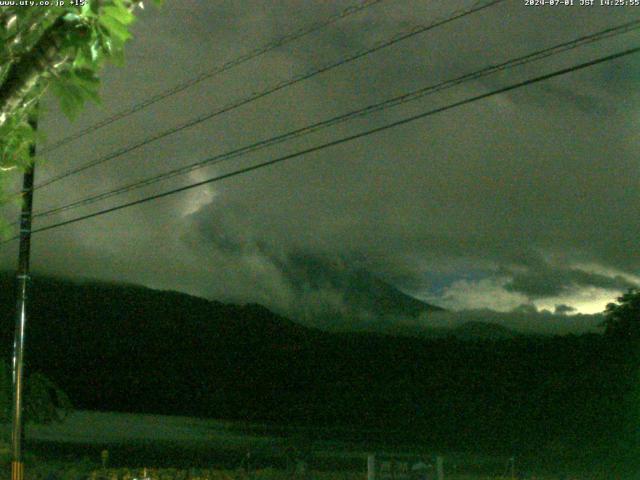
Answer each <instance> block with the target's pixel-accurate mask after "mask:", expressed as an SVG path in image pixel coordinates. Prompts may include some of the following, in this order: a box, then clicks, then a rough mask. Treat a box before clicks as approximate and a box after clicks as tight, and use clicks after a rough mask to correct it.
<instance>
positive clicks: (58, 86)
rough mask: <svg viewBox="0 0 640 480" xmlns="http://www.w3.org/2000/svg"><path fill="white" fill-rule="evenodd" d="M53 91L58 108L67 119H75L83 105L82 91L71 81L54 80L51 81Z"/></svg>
mask: <svg viewBox="0 0 640 480" xmlns="http://www.w3.org/2000/svg"><path fill="white" fill-rule="evenodd" d="M51 87H52V90H53V93H54V94H55V95H56V96H57V97H58V100H59V102H60V108H61V109H62V112H63V113H64V114H65V115H66V117H67V118H68V119H69V120H72V121H73V120H75V119H76V116H77V115H78V112H79V111H80V109H81V108H82V107H83V106H84V95H83V91H82V89H81V88H80V87H78V86H77V85H74V84H73V83H71V82H68V81H63V80H56V81H54V82H52V85H51Z"/></svg>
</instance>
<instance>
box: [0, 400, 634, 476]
mask: <svg viewBox="0 0 640 480" xmlns="http://www.w3.org/2000/svg"><path fill="white" fill-rule="evenodd" d="M5 430H6V427H5ZM5 433H6V432H5ZM396 440H397V439H395V438H394V437H389V440H388V441H385V438H384V435H382V436H381V434H380V432H365V433H364V434H362V432H361V434H360V436H358V435H355V433H354V432H350V431H348V430H346V429H345V431H339V432H330V431H322V430H321V431H313V432H310V431H306V430H304V429H299V428H286V427H277V426H276V427H271V426H267V425H246V424H241V423H234V422H220V421H215V420H207V419H195V418H189V417H166V416H159V415H134V414H124V413H112V412H74V413H73V414H72V415H71V416H70V417H69V418H67V419H66V420H65V422H63V423H62V424H54V425H48V426H30V427H28V428H27V431H26V445H25V446H26V449H27V451H28V455H27V457H26V478H27V480H85V479H91V480H140V479H142V478H149V479H150V480H311V479H313V480H315V479H317V480H365V479H366V458H367V454H368V453H373V452H375V453H377V454H400V453H402V454H412V455H418V456H423V457H425V458H427V457H429V456H431V457H432V456H433V455H434V453H436V452H430V451H429V449H428V448H421V446H420V445H415V444H414V445H410V444H401V443H398V442H397V441H396ZM104 449H108V451H109V464H108V466H109V467H110V468H109V469H108V470H102V469H101V465H100V462H101V460H100V458H101V457H100V455H101V452H102V451H103V450H104ZM247 452H251V457H250V458H251V460H250V469H249V471H250V475H248V474H247V472H246V471H245V468H246V466H247V463H246V458H247V457H246V455H247ZM7 453H8V452H7V451H5V452H4V453H3V452H1V451H0V456H2V457H4V464H5V466H4V470H5V472H4V473H5V475H4V476H5V477H6V478H9V476H8V469H9V463H8V460H9V458H8V456H7ZM438 453H440V454H442V455H443V457H444V459H445V478H446V479H447V480H498V479H504V478H510V477H504V476H501V475H504V474H505V473H508V472H509V469H508V468H507V462H508V456H506V455H504V454H500V455H492V454H486V453H485V454H480V453H478V452H475V453H472V452H458V453H455V452H438ZM301 454H302V455H303V456H304V457H305V458H306V459H307V461H308V469H309V471H308V473H307V474H306V475H304V476H301V475H295V473H294V472H295V464H296V459H297V458H298V459H299V457H300V455H301ZM608 455H609V456H610V452H607V451H602V452H593V451H588V450H587V449H583V450H582V451H580V452H572V453H569V454H567V453H566V452H560V453H558V452H556V453H555V454H554V455H551V454H550V453H549V452H545V453H543V452H542V451H539V452H531V453H529V454H528V455H527V456H526V457H524V456H521V457H518V458H517V460H516V472H517V473H518V474H519V475H520V476H519V477H518V478H527V479H534V478H535V479H538V480H542V479H544V480H568V479H579V480H618V479H619V480H640V475H634V474H630V473H629V472H630V471H631V468H630V467H629V465H630V464H633V463H634V462H632V461H627V460H629V459H627V460H624V461H618V460H615V461H613V460H610V461H607V462H600V461H598V460H597V459H598V458H605V457H607V456H608ZM610 458H613V457H611V456H610ZM631 460H633V459H631ZM145 468H146V469H147V470H146V472H147V476H146V477H144V475H143V474H144V469H145ZM639 471H640V470H639Z"/></svg>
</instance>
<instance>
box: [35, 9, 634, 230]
mask: <svg viewBox="0 0 640 480" xmlns="http://www.w3.org/2000/svg"><path fill="white" fill-rule="evenodd" d="M638 28H640V20H634V21H631V22H628V23H625V24H622V25H619V26H616V27H611V28H607V29H605V30H601V31H599V32H596V33H592V34H589V35H586V36H582V37H579V38H577V39H574V40H570V41H568V42H564V43H561V44H558V45H554V46H552V47H549V48H545V49H542V50H538V51H536V52H533V53H530V54H527V55H524V56H521V57H517V58H515V59H511V60H508V61H505V62H502V63H498V64H495V65H490V66H488V67H485V68H483V69H481V70H478V71H474V72H472V73H468V74H465V75H462V76H460V77H457V78H454V79H450V80H446V81H444V82H440V83H437V84H435V85H428V86H426V87H423V88H420V89H418V90H414V91H412V92H409V93H405V94H402V95H399V96H396V97H393V98H391V99H388V100H385V101H383V102H379V103H376V104H372V105H369V106H367V107H364V108H361V109H358V110H355V111H351V112H348V113H345V114H342V115H339V116H336V117H333V118H330V119H327V120H323V121H320V122H317V123H314V124H311V125H307V126H305V127H302V128H298V129H295V130H292V131H289V132H287V133H284V134H281V135H277V136H275V137H271V138H269V139H265V140H261V141H258V142H255V143H252V144H250V145H246V146H244V147H241V148H237V149H235V150H231V151H228V152H225V153H222V154H219V155H216V156H214V157H211V158H208V159H205V160H201V161H198V162H195V163H192V164H189V165H185V166H182V167H178V168H175V169H172V170H169V171H167V172H163V173H161V174H158V175H155V176H152V177H148V178H145V179H142V180H139V181H136V182H133V183H130V184H128V185H125V186H122V187H118V188H116V189H113V190H109V191H106V192H102V193H99V194H95V195H91V196H88V197H85V198H83V199H79V200H76V201H73V202H71V203H68V204H65V205H61V206H58V207H55V208H52V209H49V210H46V211H42V212H36V214H35V217H45V216H50V215H53V214H56V213H60V212H63V211H67V210H70V209H73V208H77V207H80V206H86V205H90V204H92V203H95V202H98V201H100V200H105V199H108V198H111V197H114V196H117V195H120V194H123V193H126V192H130V191H133V190H135V189H138V188H141V187H145V186H148V185H151V184H154V183H157V182H159V181H162V180H167V179H169V178H173V177H176V176H178V175H183V174H186V173H189V172H192V171H194V170H197V169H199V168H203V167H205V166H210V165H214V164H218V163H221V162H223V161H226V160H230V159H232V158H236V157H239V156H244V155H246V154H248V153H252V152H255V151H258V150H261V149H263V148H266V147H270V146H273V145H276V144H279V143H282V142H284V141H286V140H290V139H293V138H297V137H300V136H302V135H307V134H309V133H312V132H316V131H319V130H321V129H325V128H328V127H330V126H333V125H337V124H339V123H343V122H346V121H348V120H352V119H354V118H359V117H363V116H365V115H370V114H372V113H375V112H378V111H381V110H384V109H387V108H391V107H394V106H397V105H401V104H404V103H407V102H410V101H415V100H417V99H420V98H423V97H425V96H427V95H430V94H433V93H436V92H439V91H442V90H445V89H449V88H453V87H455V86H458V85H460V84H462V83H466V82H470V81H473V80H477V79H480V78H483V77H485V76H488V75H491V74H494V73H496V72H499V71H503V70H506V69H510V68H514V67H517V66H521V65H525V64H528V63H531V62H534V61H538V60H541V59H544V58H548V57H550V56H553V55H557V54H559V53H562V52H565V51H568V50H572V49H575V48H578V47H582V46H584V45H587V44H590V43H593V42H596V41H602V40H604V39H606V38H611V37H613V36H617V35H621V34H624V33H628V32H630V31H633V30H637V29H638Z"/></svg>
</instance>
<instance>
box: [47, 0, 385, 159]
mask: <svg viewBox="0 0 640 480" xmlns="http://www.w3.org/2000/svg"><path fill="white" fill-rule="evenodd" d="M382 1H384V0H365V1H363V2H361V3H359V4H357V5H351V6H349V7H347V8H345V9H344V10H342V11H341V12H339V13H337V14H335V15H332V16H330V17H328V18H326V19H325V20H323V21H321V22H318V23H314V24H313V25H311V26H309V27H303V28H299V29H298V30H294V31H292V32H290V33H288V34H286V35H283V36H281V37H279V38H277V39H276V40H274V41H272V42H270V43H267V44H266V45H264V46H262V47H258V48H256V49H255V50H252V51H250V52H247V53H245V54H244V55H240V56H239V57H236V58H234V59H232V60H229V61H228V62H225V63H223V64H222V65H220V66H218V67H216V68H214V69H213V70H209V71H207V72H204V73H201V74H200V75H198V76H196V77H193V78H190V79H189V80H186V81H184V82H182V83H179V84H178V85H175V86H173V87H171V88H169V89H167V90H165V91H163V92H160V93H158V94H156V95H153V96H152V97H149V98H147V99H146V100H143V101H141V102H139V103H136V104H134V105H132V106H131V107H129V108H127V109H124V110H121V111H120V112H118V113H115V114H114V115H112V116H110V117H107V118H105V119H104V120H101V121H99V122H97V123H94V124H93V125H91V126H89V127H86V128H84V129H83V130H80V131H79V132H76V133H74V134H72V135H69V136H67V137H64V138H62V139H61V140H58V141H57V142H55V143H53V144H52V145H50V146H48V147H46V148H44V149H43V151H42V153H48V152H52V151H53V150H56V149H58V148H60V147H61V146H63V145H66V144H67V143H70V142H72V141H74V140H77V139H78V138H81V137H83V136H85V135H87V134H89V133H91V132H94V131H96V130H98V129H100V128H102V127H106V126H107V125H110V124H111V123H113V122H116V121H118V120H120V119H122V118H125V117H128V116H129V115H133V114H134V113H136V112H139V111H140V110H143V109H145V108H147V107H149V106H150V105H153V104H154V103H157V102H159V101H160V100H164V99H165V98H168V97H171V96H173V95H176V94H177V93H180V92H182V91H184V90H186V89H188V88H190V87H192V86H194V85H196V84H198V83H200V82H202V81H204V80H208V79H209V78H212V77H215V76H216V75H219V74H221V73H224V72H226V71H227V70H231V69H232V68H235V67H237V66H238V65H241V64H243V63H245V62H248V61H250V60H253V59H254V58H257V57H259V56H261V55H264V54H266V53H269V52H271V51H272V50H275V49H277V48H280V47H283V46H284V45H286V44H288V43H291V42H293V41H295V40H299V39H300V38H302V37H305V36H307V35H310V34H312V33H315V32H317V31H319V30H321V29H323V28H326V27H328V26H330V25H332V24H334V23H336V22H338V21H339V20H342V19H343V18H346V17H348V16H350V15H354V14H356V13H358V12H360V11H362V10H364V9H366V8H369V7H372V6H374V5H376V4H378V3H380V2H382Z"/></svg>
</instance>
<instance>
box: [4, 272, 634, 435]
mask: <svg viewBox="0 0 640 480" xmlns="http://www.w3.org/2000/svg"><path fill="white" fill-rule="evenodd" d="M367 281H368V280H367ZM381 288H384V287H381ZM359 291H362V289H359ZM31 298H32V302H31V304H30V315H29V321H28V325H27V337H26V345H27V352H26V359H27V372H29V371H40V372H43V373H45V374H47V375H48V376H50V377H51V378H52V379H54V380H55V381H56V382H57V383H58V384H59V385H60V386H61V387H62V388H63V389H64V390H65V391H66V392H67V393H68V394H69V396H70V397H71V399H72V401H73V402H74V403H75V407H76V408H79V409H86V410H111V411H127V412H140V413H154V414H169V415H191V416H199V417H213V418H219V419H230V420H233V419H236V420H243V421H261V422H262V421H265V422H271V423H278V424H291V423H294V424H307V425H327V426H328V425H334V426H336V425H340V426H358V427H366V428H374V429H378V428H384V429H394V430H400V431H406V432H407V435H409V434H412V435H417V436H422V437H424V438H427V437H428V439H429V441H433V442H435V441H437V440H438V439H441V440H442V441H444V440H446V439H451V438H454V439H455V442H456V445H462V444H469V445H475V444H476V443H477V442H479V441H480V439H482V438H486V441H487V442H488V444H491V445H494V444H495V440H496V438H502V439H503V440H504V442H509V441H514V442H516V443H517V442H524V441H527V442H534V441H536V439H537V440H538V441H547V440H546V439H548V438H552V437H553V435H559V434H560V433H562V431H563V430H562V429H563V428H574V427H575V426H576V425H579V426H580V428H583V429H585V431H589V432H601V431H604V430H605V429H607V428H613V426H615V425H616V423H615V421H617V420H616V419H615V418H612V415H615V414H616V412H619V411H623V410H624V409H623V408H622V407H620V408H610V405H614V404H615V402H616V401H617V400H616V399H619V398H624V395H623V394H622V389H623V388H625V387H624V385H625V383H624V382H626V381H627V380H625V378H626V377H624V376H623V375H619V374H617V373H616V374H613V373H612V372H614V371H615V372H618V371H621V370H620V368H619V365H620V364H621V362H624V361H625V360H624V358H626V357H621V358H618V357H617V356H619V355H622V353H621V350H620V349H619V348H617V347H616V346H611V345H609V344H607V343H606V342H604V340H603V339H602V337H600V336H597V335H592V336H583V337H571V338H526V337H513V338H511V336H510V334H509V332H505V331H504V329H501V328H500V327H495V328H494V327H493V326H487V325H484V324H483V325H478V324H472V325H463V326H462V327H461V328H460V329H459V330H458V334H459V335H460V336H461V337H462V338H465V337H467V338H471V337H474V338H477V336H478V335H479V336H481V337H484V338H486V339H492V340H496V339H499V340H500V341H492V342H464V341H461V340H459V339H456V338H452V335H449V334H447V332H444V331H439V332H438V335H437V336H435V337H434V338H431V339H425V338H422V337H420V336H418V335H407V336H403V337H399V336H390V335H384V334H380V333H377V334H376V333H368V332H361V333H354V332H351V333H349V332H344V333H335V332H334V333H330V332H326V331H321V330H317V329H313V328H308V327H304V326H301V325H299V324H297V323H295V322H292V321H290V320H288V319H286V318H283V317H282V316H279V315H277V314H274V313H273V312H271V311H269V310H267V309H266V308H264V307H261V306H259V305H246V306H238V305H228V304H223V303H219V302H211V301H207V300H204V299H201V298H196V297H192V296H189V295H185V294H181V293H176V292H163V291H155V290H151V289H148V288H143V287H137V286H131V285H115V284H105V283H95V282H87V283H76V282H70V281H66V280H59V279H53V278H42V277H36V278H35V279H34V282H33V289H32V294H31ZM399 298H401V300H400V302H404V301H405V300H406V299H403V297H399ZM396 306H397V304H396ZM396 306H394V307H393V308H396ZM418 307H420V309H421V308H423V307H421V306H419V305H418ZM14 309H15V297H14V280H13V277H12V276H10V275H3V276H0V320H1V321H2V323H1V325H3V327H2V329H1V331H0V353H2V355H3V357H4V358H5V359H7V360H8V359H9V358H10V353H11V352H10V350H11V345H12V343H13V324H14ZM488 332H489V333H488ZM449 333H451V332H449ZM616 362H617V363H616ZM612 369H613V370H612ZM624 371H629V372H631V371H633V370H632V369H630V368H626V369H625V370H624ZM576 372H581V373H580V374H579V375H577V374H576ZM634 378H635V377H634ZM607 398H608V400H606V401H604V400H602V399H607ZM607 402H609V403H607ZM601 405H602V406H603V408H605V407H606V408H605V409H604V410H603V409H601V408H600V406H601ZM541 415H542V417H543V418H544V419H545V422H546V423H545V428H544V429H540V428H539V425H540V421H541V420H540V419H541V418H542V417H541ZM549 422H550V423H549ZM549 425H550V426H549ZM536 435H538V437H536ZM500 436H502V437H500ZM592 436H593V435H592ZM422 437H421V438H422ZM596 437H597V436H594V437H593V438H596ZM505 445H507V444H506V443H505Z"/></svg>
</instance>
